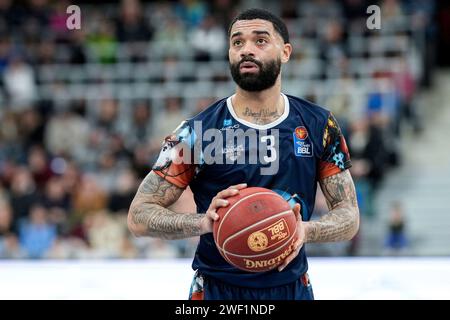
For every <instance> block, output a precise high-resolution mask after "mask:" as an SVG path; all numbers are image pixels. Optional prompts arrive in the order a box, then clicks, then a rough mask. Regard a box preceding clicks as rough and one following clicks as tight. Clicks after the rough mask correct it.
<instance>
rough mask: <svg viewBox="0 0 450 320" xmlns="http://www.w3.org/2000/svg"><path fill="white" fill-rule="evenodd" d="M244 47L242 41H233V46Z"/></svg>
mask: <svg viewBox="0 0 450 320" xmlns="http://www.w3.org/2000/svg"><path fill="white" fill-rule="evenodd" d="M240 45H242V41H241V40H234V41H233V46H240Z"/></svg>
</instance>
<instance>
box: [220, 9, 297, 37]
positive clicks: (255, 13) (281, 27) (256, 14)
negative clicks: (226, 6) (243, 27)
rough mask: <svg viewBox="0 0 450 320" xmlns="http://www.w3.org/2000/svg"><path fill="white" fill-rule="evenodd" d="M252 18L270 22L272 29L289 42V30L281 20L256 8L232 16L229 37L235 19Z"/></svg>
mask: <svg viewBox="0 0 450 320" xmlns="http://www.w3.org/2000/svg"><path fill="white" fill-rule="evenodd" d="M254 19H261V20H266V21H270V22H272V24H273V27H274V29H275V30H276V31H277V32H278V33H279V34H280V36H281V37H282V38H283V41H284V43H289V32H288V29H287V27H286V25H285V24H284V22H283V20H281V19H280V18H279V17H277V16H276V15H274V14H273V13H271V12H269V11H267V10H264V9H258V8H253V9H248V10H245V11H243V12H241V13H240V14H238V15H237V17H236V18H234V19H233V21H231V23H230V26H229V27H228V37H230V35H231V28H232V27H233V25H234V24H235V23H236V21H238V20H254Z"/></svg>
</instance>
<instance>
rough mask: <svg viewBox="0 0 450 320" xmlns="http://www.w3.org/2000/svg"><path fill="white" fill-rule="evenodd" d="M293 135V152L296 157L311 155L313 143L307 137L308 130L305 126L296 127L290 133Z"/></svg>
mask: <svg viewBox="0 0 450 320" xmlns="http://www.w3.org/2000/svg"><path fill="white" fill-rule="evenodd" d="M292 135H293V137H294V152H295V155H296V156H297V157H312V156H313V145H312V143H311V141H310V139H309V137H308V136H309V135H308V131H307V130H306V128H305V127H303V126H301V127H297V128H295V131H294V132H293V133H292Z"/></svg>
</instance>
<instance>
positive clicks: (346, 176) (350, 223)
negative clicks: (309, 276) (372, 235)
mask: <svg viewBox="0 0 450 320" xmlns="http://www.w3.org/2000/svg"><path fill="white" fill-rule="evenodd" d="M320 186H321V188H322V192H323V194H324V196H325V198H326V200H327V204H328V208H329V209H330V212H328V213H327V214H325V215H324V216H323V217H321V219H319V220H318V221H311V222H308V223H307V226H306V241H307V242H328V241H345V240H350V239H351V238H353V237H354V236H355V234H356V232H357V231H358V228H359V210H358V203H357V201H356V192H355V186H354V185H353V180H352V177H351V175H350V172H349V171H348V170H345V171H344V172H341V173H338V174H336V175H333V176H331V177H328V178H325V179H323V180H322V181H321V182H320Z"/></svg>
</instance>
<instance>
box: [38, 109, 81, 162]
mask: <svg viewBox="0 0 450 320" xmlns="http://www.w3.org/2000/svg"><path fill="white" fill-rule="evenodd" d="M88 134H89V124H88V122H87V121H86V120H85V119H83V118H82V117H80V116H79V115H77V114H76V113H74V112H72V110H67V109H65V110H62V111H59V112H58V113H56V114H55V115H54V116H53V117H52V118H51V119H50V122H49V123H48V125H47V127H46V130H45V138H44V141H45V146H46V148H47V149H48V150H49V151H50V152H51V153H52V154H53V155H67V156H70V157H76V158H77V157H78V156H81V155H78V152H80V151H84V149H85V148H86V145H87V141H88Z"/></svg>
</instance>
